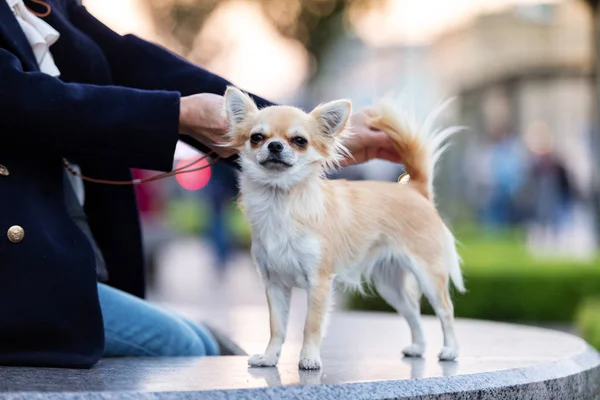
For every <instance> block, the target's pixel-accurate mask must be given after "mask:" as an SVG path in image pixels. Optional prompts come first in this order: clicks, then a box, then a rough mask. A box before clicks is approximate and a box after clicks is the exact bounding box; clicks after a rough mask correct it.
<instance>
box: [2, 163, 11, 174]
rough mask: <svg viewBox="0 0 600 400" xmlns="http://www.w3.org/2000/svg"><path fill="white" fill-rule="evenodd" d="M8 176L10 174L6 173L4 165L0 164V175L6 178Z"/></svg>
mask: <svg viewBox="0 0 600 400" xmlns="http://www.w3.org/2000/svg"><path fill="white" fill-rule="evenodd" d="M9 174H10V172H8V168H6V167H5V166H4V165H2V164H0V175H2V176H8V175H9Z"/></svg>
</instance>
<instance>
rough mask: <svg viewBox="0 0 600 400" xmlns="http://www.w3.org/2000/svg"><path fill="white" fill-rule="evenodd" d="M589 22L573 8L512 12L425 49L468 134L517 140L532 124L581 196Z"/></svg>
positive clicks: (588, 125) (589, 113) (586, 173)
mask: <svg viewBox="0 0 600 400" xmlns="http://www.w3.org/2000/svg"><path fill="white" fill-rule="evenodd" d="M592 39H593V36H592V20H591V14H590V13H589V10H588V9H587V7H586V5H585V4H584V3H583V2H580V1H562V2H552V3H546V4H530V5H518V6H513V7H512V8H510V9H507V10H505V11H503V12H500V13H495V14H490V15H481V16H479V17H478V18H476V19H474V20H473V21H472V22H471V23H470V24H468V25H465V26H463V27H461V28H460V29H456V30H453V31H449V32H445V33H443V35H441V36H440V37H439V38H438V39H437V40H436V41H434V43H432V46H431V55H432V63H433V64H434V65H436V66H439V68H436V78H437V86H438V88H439V90H440V92H441V93H447V94H452V95H454V94H456V95H458V96H459V98H460V105H461V107H460V108H461V110H460V118H459V119H460V121H461V123H464V124H466V125H468V126H469V127H471V128H472V129H473V130H472V132H471V135H472V134H477V135H485V134H490V133H491V132H492V131H493V130H494V129H506V130H507V131H508V132H510V134H512V135H518V136H521V137H524V136H526V135H527V133H528V132H529V131H531V130H532V129H534V127H535V126H538V125H539V124H540V123H544V124H545V125H546V126H547V127H548V128H549V133H550V134H551V136H552V139H553V143H554V149H555V151H556V152H557V153H558V155H559V157H561V158H562V159H564V160H565V162H566V163H567V168H568V170H569V172H570V173H571V174H572V176H573V178H574V179H575V181H576V182H577V184H578V186H579V188H580V189H581V190H583V191H589V190H590V182H591V174H592V171H593V165H592V155H591V154H590V152H589V143H590V134H591V132H592V129H593V122H594V114H593V102H594V87H593V81H592V71H593V47H592V46H593V42H592Z"/></svg>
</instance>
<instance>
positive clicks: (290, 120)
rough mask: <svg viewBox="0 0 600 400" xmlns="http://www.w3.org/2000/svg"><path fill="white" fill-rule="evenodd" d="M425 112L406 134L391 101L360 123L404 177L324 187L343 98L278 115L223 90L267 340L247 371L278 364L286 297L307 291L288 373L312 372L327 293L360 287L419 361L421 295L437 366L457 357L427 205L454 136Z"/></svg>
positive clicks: (402, 114)
mask: <svg viewBox="0 0 600 400" xmlns="http://www.w3.org/2000/svg"><path fill="white" fill-rule="evenodd" d="M442 108H443V107H439V108H436V110H434V111H433V112H432V113H431V114H430V115H429V116H428V118H427V119H426V120H425V121H424V123H423V124H421V125H417V124H416V123H415V121H414V118H412V117H411V116H410V115H409V114H408V113H407V112H406V111H404V110H403V109H402V108H401V107H398V106H397V105H396V104H395V102H394V101H390V100H381V101H380V102H379V103H378V104H375V105H374V106H373V107H372V108H371V117H370V121H369V124H370V125H371V126H372V127H373V128H375V129H379V130H381V131H383V132H385V133H386V134H387V135H388V136H389V137H390V138H391V140H392V142H393V143H394V146H395V147H396V150H397V151H398V152H399V153H400V154H401V155H402V158H403V164H404V166H405V168H406V171H407V173H408V174H409V176H410V180H409V181H408V183H407V184H399V183H395V182H368V181H358V182H350V181H346V180H337V179H336V180H328V179H326V178H325V172H326V171H328V169H329V168H331V167H335V166H336V165H339V161H340V160H341V159H342V158H343V157H345V156H346V155H347V150H346V149H345V147H344V145H343V139H344V138H345V137H346V135H348V134H349V133H348V131H349V129H348V126H347V125H348V119H349V117H350V115H351V113H352V106H351V103H350V102H349V101H346V100H337V101H332V102H329V103H326V104H322V105H320V106H318V107H316V108H315V109H314V110H312V111H311V112H310V113H305V112H304V111H302V110H300V109H298V108H295V107H289V106H272V107H266V108H263V109H258V108H257V106H256V104H255V103H254V102H253V101H252V99H251V98H250V97H249V96H248V95H246V94H245V93H243V92H242V91H240V90H239V89H236V88H234V87H229V88H228V89H227V91H226V93H225V112H226V115H227V118H228V120H229V123H230V130H229V133H228V140H229V141H228V143H227V145H228V146H233V147H235V148H236V149H237V150H238V151H239V154H240V163H241V167H242V173H241V177H240V195H241V196H240V205H241V207H242V209H243V210H244V213H245V215H246V217H247V218H248V220H249V221H250V224H251V232H252V250H251V252H252V257H253V260H254V262H255V264H256V266H257V269H258V271H259V273H260V276H261V278H262V280H263V282H264V285H265V289H266V296H267V300H268V305H269V315H270V328H271V337H270V340H269V344H268V346H267V348H266V351H265V352H264V354H257V355H253V356H252V357H250V359H249V360H248V364H249V365H250V366H253V367H271V366H275V365H276V364H277V362H278V359H279V355H280V352H281V348H282V345H283V343H284V340H285V336H286V327H287V322H288V314H289V308H290V298H291V291H292V289H293V288H302V289H306V290H307V292H308V311H307V315H306V321H305V325H304V340H303V345H302V350H301V354H300V361H299V368H301V369H319V368H321V356H320V347H321V341H322V338H323V336H324V332H325V325H326V319H327V315H328V313H329V310H330V306H331V302H332V290H333V287H334V285H335V284H338V283H339V284H342V285H343V286H345V287H350V288H356V289H359V290H362V288H363V283H364V282H365V281H367V282H371V283H373V284H374V286H375V288H376V289H377V291H378V292H379V294H380V295H381V296H382V297H383V299H385V301H386V302H388V303H389V304H390V305H391V306H393V307H394V308H395V309H396V310H397V311H398V313H400V314H402V315H403V316H404V317H405V318H406V320H407V322H408V325H409V326H410V331H411V335H412V344H411V345H410V346H408V347H406V348H405V349H404V350H403V353H404V355H405V356H408V357H421V356H422V355H423V353H424V351H425V337H424V334H423V328H422V326H421V321H420V299H421V296H422V294H424V295H425V297H426V298H427V299H428V300H429V302H430V304H431V305H432V307H433V309H434V310H435V312H436V314H437V316H438V317H439V319H440V321H441V326H442V330H443V333H444V345H443V348H442V350H441V352H440V353H439V359H440V360H453V359H455V358H456V357H457V356H458V343H457V339H456V335H455V332H454V310H453V305H452V301H451V298H450V294H449V280H452V282H453V284H454V286H455V287H456V288H457V289H458V291H459V292H464V290H465V289H464V284H463V279H462V274H461V268H460V259H459V256H458V253H457V251H456V245H455V240H454V237H453V235H452V233H451V232H450V230H449V229H448V228H447V227H446V225H445V224H444V222H443V221H442V218H441V217H440V215H439V214H438V212H437V210H436V207H435V203H434V190H433V174H434V167H435V164H436V161H437V160H438V159H439V157H440V155H441V154H442V152H443V151H444V149H445V145H444V143H445V142H446V139H447V138H448V137H449V136H450V135H452V134H453V133H455V132H456V131H457V130H459V129H460V128H456V127H450V128H447V129H443V130H436V129H434V127H433V121H434V118H435V117H436V115H437V114H439V112H440V110H441V109H442Z"/></svg>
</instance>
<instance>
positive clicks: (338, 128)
mask: <svg viewBox="0 0 600 400" xmlns="http://www.w3.org/2000/svg"><path fill="white" fill-rule="evenodd" d="M310 114H311V115H312V116H313V118H315V119H316V120H317V124H318V127H319V131H320V132H321V134H322V135H324V136H327V137H333V136H336V135H339V134H340V133H341V132H342V131H343V130H344V128H345V127H346V124H347V123H348V119H349V118H350V115H351V114H352V103H351V102H350V100H335V101H330V102H329V103H325V104H321V105H320V106H318V107H316V108H315V109H314V110H312V111H311V112H310Z"/></svg>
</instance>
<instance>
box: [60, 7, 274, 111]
mask: <svg viewBox="0 0 600 400" xmlns="http://www.w3.org/2000/svg"><path fill="white" fill-rule="evenodd" d="M68 6H69V18H70V21H71V23H72V24H73V25H75V26H76V27H77V28H78V29H79V30H81V31H82V32H84V33H85V34H86V35H88V36H89V37H90V38H91V39H92V40H94V42H95V43H96V44H97V45H98V46H100V48H101V49H102V51H103V53H104V55H105V56H106V58H107V59H108V62H109V64H110V67H111V72H112V77H113V79H114V80H115V83H116V84H118V85H123V86H127V87H134V88H139V89H162V90H174V91H178V92H179V93H181V95H182V96H188V95H191V94H196V93H214V94H219V95H222V94H224V93H225V89H226V87H227V86H228V85H231V83H230V82H229V81H227V80H226V79H224V78H222V77H220V76H218V75H215V74H213V73H211V72H209V71H207V70H206V69H204V68H201V67H199V66H197V65H194V64H192V63H190V62H188V61H187V60H185V59H183V58H182V57H179V56H178V55H176V54H173V53H172V52H170V51H168V50H166V49H164V48H163V47H161V46H158V45H155V44H152V43H149V42H147V41H145V40H143V39H140V38H138V37H137V36H134V35H123V36H122V35H119V34H117V33H115V32H114V31H112V30H111V29H110V28H108V27H107V26H105V25H104V24H102V23H101V22H100V21H98V20H97V19H96V18H94V17H93V16H92V15H91V14H90V13H89V12H88V11H87V10H86V8H85V6H82V5H79V4H77V2H76V1H70V2H69V3H68ZM249 95H250V96H251V97H253V99H254V100H255V102H256V103H257V105H258V107H259V108H262V107H265V106H270V105H273V103H272V102H270V101H268V100H265V99H263V98H261V97H259V96H256V95H254V94H251V93H250V94H249Z"/></svg>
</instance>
